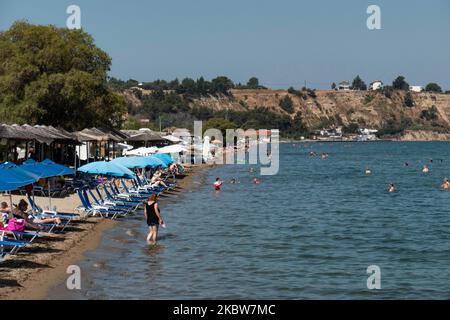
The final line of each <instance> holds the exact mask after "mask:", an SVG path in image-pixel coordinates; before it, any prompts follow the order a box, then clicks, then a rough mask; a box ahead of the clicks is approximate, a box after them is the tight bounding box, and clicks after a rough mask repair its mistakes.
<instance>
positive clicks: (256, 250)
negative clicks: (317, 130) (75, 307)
mask: <svg viewBox="0 0 450 320" xmlns="http://www.w3.org/2000/svg"><path fill="white" fill-rule="evenodd" d="M310 151H315V152H317V153H318V154H320V153H321V152H327V153H329V155H330V156H329V158H328V159H327V160H321V159H320V157H310V156H309V152H310ZM280 157H281V163H280V172H279V174H278V175H275V176H262V177H260V176H259V170H255V172H254V173H250V172H249V169H250V166H248V165H236V166H221V167H217V168H214V169H211V170H209V171H207V172H205V173H203V174H200V175H198V176H196V177H195V178H194V187H193V188H192V190H190V191H187V192H185V193H184V194H183V195H182V196H180V197H177V198H176V199H173V200H170V199H169V200H165V202H164V203H162V204H161V207H162V214H163V216H164V219H165V221H166V223H167V229H162V231H161V233H160V234H161V240H160V241H159V244H158V246H157V247H156V248H153V249H149V247H148V246H147V245H146V243H145V234H146V231H147V228H146V225H145V222H144V220H143V218H141V217H140V218H132V219H127V220H124V221H121V222H120V224H119V225H118V226H117V227H116V228H114V229H113V230H110V231H108V232H106V233H105V235H104V237H103V240H102V243H101V245H100V246H99V247H98V248H97V249H96V250H94V251H90V252H88V253H87V254H86V257H87V259H86V260H84V261H83V262H82V263H81V264H80V267H81V270H82V279H83V281H82V287H83V288H82V290H81V291H68V290H67V289H66V288H65V284H61V285H59V286H57V287H55V288H54V289H53V290H52V291H51V292H50V294H49V299H55V298H63V299H111V298H114V299H248V298H250V299H266V298H267V299H394V298H398V299H406V298H413V299H416V298H432V299H449V298H450V280H449V279H450V208H449V207H450V206H449V204H450V191H448V192H446V191H442V190H441V189H440V184H441V181H442V179H443V178H444V177H446V176H448V177H449V178H450V143H446V142H426V143H425V142H424V143H422V142H408V143H401V142H375V143H309V144H296V145H293V144H286V145H282V146H281V150H280ZM405 162H407V163H408V164H409V165H408V166H406V165H405ZM425 164H427V165H429V167H430V173H428V174H423V173H422V171H421V169H422V166H423V165H425ZM366 166H368V167H370V169H371V170H372V175H371V176H366V175H365V174H364V170H365V168H366ZM254 167H255V168H256V169H257V166H254ZM255 176H256V177H258V178H260V179H261V180H262V183H261V184H260V185H254V184H252V179H253V177H255ZM216 177H220V178H221V179H223V180H225V181H227V184H225V185H224V187H223V191H222V192H220V193H215V192H214V191H213V190H212V183H213V181H214V179H215V178H216ZM231 178H236V179H238V180H239V182H240V183H238V184H234V185H233V184H229V183H228V182H229V180H230V179H231ZM389 182H394V183H395V185H396V188H397V192H396V193H395V194H389V193H388V192H387V190H388V185H389ZM370 265H377V266H379V267H380V269H381V287H382V288H381V290H368V289H367V285H366V282H367V277H368V275H367V267H368V266H370Z"/></svg>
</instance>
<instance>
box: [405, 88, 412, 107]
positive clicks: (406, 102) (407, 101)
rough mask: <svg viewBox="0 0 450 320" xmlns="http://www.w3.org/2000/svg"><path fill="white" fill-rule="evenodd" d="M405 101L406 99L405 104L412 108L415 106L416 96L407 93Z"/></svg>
mask: <svg viewBox="0 0 450 320" xmlns="http://www.w3.org/2000/svg"><path fill="white" fill-rule="evenodd" d="M404 101H405V105H406V106H407V107H410V108H412V107H414V104H415V102H414V98H413V96H412V94H411V93H410V92H407V93H406V95H405V99H404Z"/></svg>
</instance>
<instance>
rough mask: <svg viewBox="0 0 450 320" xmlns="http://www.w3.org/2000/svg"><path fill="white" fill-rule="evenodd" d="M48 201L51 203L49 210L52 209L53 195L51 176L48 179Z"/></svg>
mask: <svg viewBox="0 0 450 320" xmlns="http://www.w3.org/2000/svg"><path fill="white" fill-rule="evenodd" d="M48 203H49V207H48V210H52V196H51V190H50V178H49V179H48Z"/></svg>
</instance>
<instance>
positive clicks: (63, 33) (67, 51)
mask: <svg viewBox="0 0 450 320" xmlns="http://www.w3.org/2000/svg"><path fill="white" fill-rule="evenodd" d="M0 61H1V62H2V63H1V64H0V118H1V119H2V122H9V123H18V124H23V123H29V124H37V123H39V124H45V125H53V126H61V127H64V128H66V129H69V130H78V129H81V128H84V127H89V126H97V125H98V126H100V125H101V126H111V127H117V126H120V124H121V122H122V119H123V115H124V113H125V112H126V108H125V101H124V99H123V97H122V96H120V95H118V94H116V93H113V92H112V91H111V90H110V89H109V88H108V87H107V86H106V80H107V72H108V71H109V69H110V66H111V58H110V57H109V56H108V54H107V53H105V52H104V51H102V50H101V49H99V48H98V47H96V46H95V44H94V40H93V38H92V37H91V36H90V35H89V34H87V33H86V32H84V31H82V30H69V29H67V28H57V27H55V26H52V25H50V26H40V25H32V24H30V23H27V22H24V21H19V22H16V23H14V24H13V25H12V26H11V28H10V29H8V30H6V31H3V32H0Z"/></svg>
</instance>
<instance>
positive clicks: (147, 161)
mask: <svg viewBox="0 0 450 320" xmlns="http://www.w3.org/2000/svg"><path fill="white" fill-rule="evenodd" d="M111 162H112V163H116V164H119V165H122V166H124V167H126V168H129V169H137V168H157V167H161V166H162V167H167V165H166V164H165V163H164V162H162V161H161V160H159V159H158V158H154V157H152V156H149V157H120V158H116V159H114V160H112V161H111Z"/></svg>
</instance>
